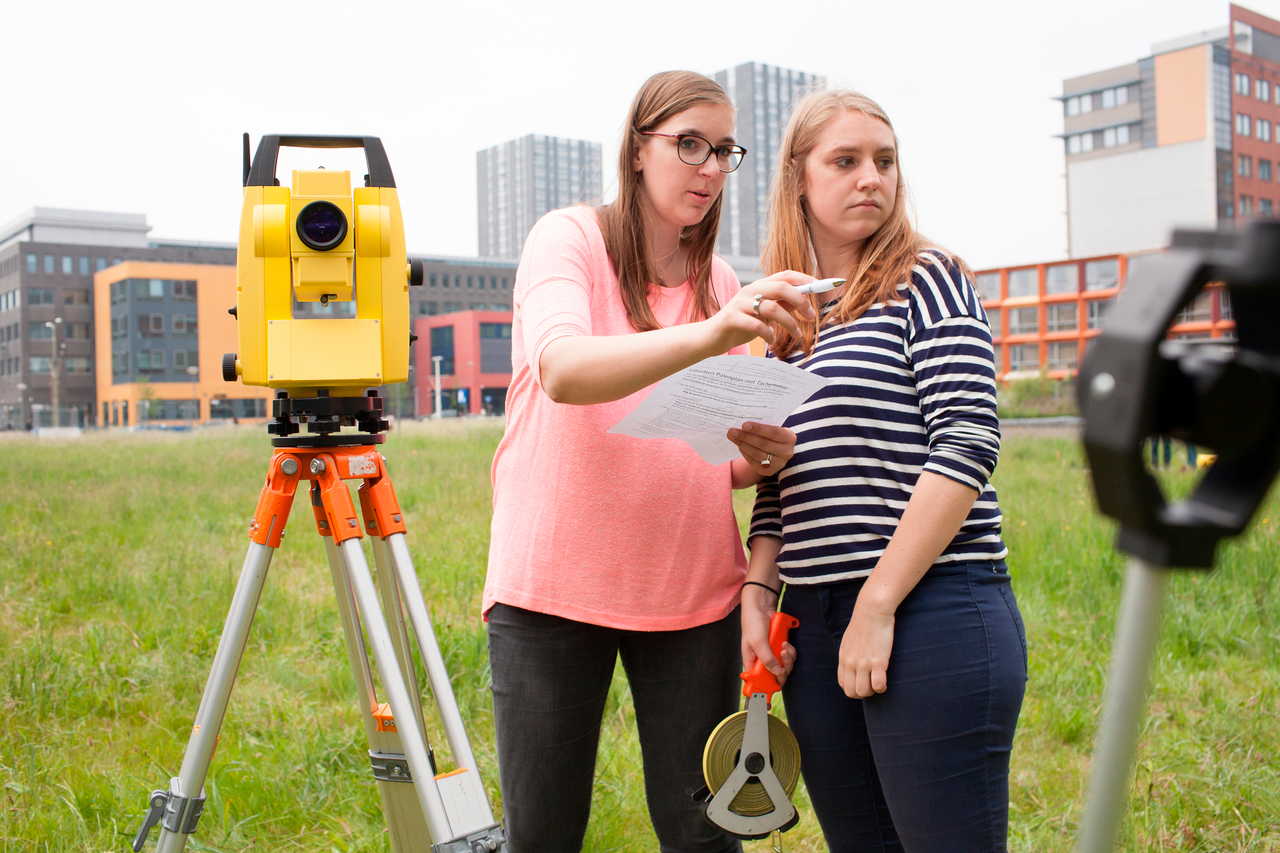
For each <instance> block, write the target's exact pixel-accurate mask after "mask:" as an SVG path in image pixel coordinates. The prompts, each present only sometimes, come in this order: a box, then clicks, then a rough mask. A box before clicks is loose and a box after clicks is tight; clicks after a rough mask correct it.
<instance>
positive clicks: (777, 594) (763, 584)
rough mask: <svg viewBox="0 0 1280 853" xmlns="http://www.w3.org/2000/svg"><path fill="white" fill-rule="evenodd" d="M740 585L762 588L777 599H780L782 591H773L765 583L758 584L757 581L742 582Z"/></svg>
mask: <svg viewBox="0 0 1280 853" xmlns="http://www.w3.org/2000/svg"><path fill="white" fill-rule="evenodd" d="M742 585H743V586H759V587H764V588H765V589H767V590H769V592H771V593H773V594H774V595H776V596H777V597H779V598H781V597H782V590H780V589H774V588H773V587H771V586H769V585H768V584H767V583H760V582H759V581H743V582H742Z"/></svg>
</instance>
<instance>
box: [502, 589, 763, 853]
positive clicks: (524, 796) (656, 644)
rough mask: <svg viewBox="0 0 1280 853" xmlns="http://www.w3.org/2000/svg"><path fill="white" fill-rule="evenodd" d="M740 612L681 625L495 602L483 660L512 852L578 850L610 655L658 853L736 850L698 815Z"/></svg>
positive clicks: (732, 678)
mask: <svg viewBox="0 0 1280 853" xmlns="http://www.w3.org/2000/svg"><path fill="white" fill-rule="evenodd" d="M739 636H740V628H739V618H738V610H737V609H736V608H735V609H734V611H733V612H732V613H730V614H729V615H728V616H727V617H726V618H724V619H722V620H720V621H719V622H713V623H710V624H708V625H700V626H698V627H696V628H689V629H686V630H683V631H653V632H646V631H622V630H618V629H614V628H604V627H601V626H599V625H589V624H586V623H582V622H574V621H572V620H569V619H563V618H560V617H558V616H550V615H547V614H545V613H535V612H532V611H529V610H522V609H520V608H517V607H509V606H507V605H504V604H497V605H494V606H493V608H492V609H490V611H489V662H490V666H491V668H492V672H493V710H494V725H495V727H496V729H497V737H498V772H499V778H500V781H501V785H502V810H503V824H504V825H505V827H506V833H507V844H508V847H509V850H510V853H576V851H579V850H581V849H582V842H583V837H584V836H585V834H586V829H587V821H588V819H589V818H590V814H591V788H592V783H593V781H594V778H595V763H596V749H597V746H598V743H599V740H600V725H601V720H602V718H603V716H604V707H605V700H606V699H607V697H608V695H609V684H610V682H611V681H612V679H613V670H614V663H615V661H616V660H617V657H618V655H619V654H621V655H622V665H623V667H624V669H625V670H626V673H627V680H628V682H629V683H630V685H631V695H632V699H633V701H634V703H635V712H636V726H637V728H638V729H639V734H640V748H641V752H642V754H643V757H644V782H645V795H646V797H647V799H648V805H649V816H650V818H651V819H652V820H653V826H654V830H655V831H656V833H657V836H658V842H659V845H660V849H661V850H662V853H737V851H741V849H742V846H741V844H740V843H739V842H738V840H737V839H736V838H734V837H733V836H731V835H728V834H726V833H724V832H721V831H720V830H718V829H717V828H716V827H714V826H712V825H711V824H710V823H708V822H707V820H706V819H705V818H704V817H703V816H702V814H701V812H700V811H699V810H698V807H697V804H696V803H695V802H694V801H693V799H692V798H691V797H689V796H688V795H687V794H686V793H685V791H686V790H687V789H690V788H694V789H696V788H699V787H701V786H702V784H703V779H702V750H703V747H704V746H705V745H706V742H707V738H708V737H710V736H711V732H712V731H713V730H714V729H715V727H716V726H717V725H718V724H719V723H720V721H721V720H723V719H724V718H725V717H727V716H729V715H730V714H733V713H736V712H737V711H738V710H739V709H740V707H741V696H742V693H741V690H742V682H741V680H740V679H739V677H738V670H739V669H740V668H741V663H742V660H741V656H740V650H739Z"/></svg>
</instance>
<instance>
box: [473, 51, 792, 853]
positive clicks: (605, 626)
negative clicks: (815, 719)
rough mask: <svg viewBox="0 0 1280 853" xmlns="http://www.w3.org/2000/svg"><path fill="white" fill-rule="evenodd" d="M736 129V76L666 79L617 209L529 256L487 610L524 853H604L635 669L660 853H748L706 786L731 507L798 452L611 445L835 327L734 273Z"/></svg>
mask: <svg viewBox="0 0 1280 853" xmlns="http://www.w3.org/2000/svg"><path fill="white" fill-rule="evenodd" d="M733 126H734V114H733V107H732V106H731V104H730V102H729V99H728V97H727V96H726V95H725V93H724V90H723V89H721V88H720V87H719V86H718V85H717V84H716V83H715V82H714V81H713V80H710V79H708V78H706V77H703V76H702V75H699V74H693V73H690V72H666V73H663V74H658V75H655V76H654V77H652V78H650V79H649V80H648V81H647V82H646V83H645V84H644V86H642V87H641V89H640V92H639V93H638V94H637V95H636V98H635V101H634V102H633V103H632V106H631V110H630V112H629V114H628V118H627V123H626V126H625V130H624V137H623V144H622V149H621V155H620V158H619V164H618V183H619V190H618V199H617V201H615V202H614V203H612V204H610V205H607V206H604V207H601V208H596V209H593V208H588V207H577V208H570V209H567V210H560V211H555V212H553V213H549V214H547V215H546V216H545V217H543V218H542V220H540V221H539V222H538V223H537V224H536V225H535V226H534V228H533V230H532V231H531V232H530V234H529V237H528V239H527V240H526V241H525V248H524V254H523V257H522V258H521V260H520V267H519V270H518V271H517V273H516V287H515V317H514V321H513V323H512V368H513V370H512V372H513V376H512V384H511V389H510V391H509V392H508V396H507V431H506V434H505V436H504V437H503V439H502V442H501V444H500V445H499V446H498V451H497V454H496V455H495V457H494V460H493V489H494V512H493V529H492V536H491V546H490V551H489V572H488V577H487V578H486V581H485V590H484V602H483V608H484V612H485V615H486V619H487V620H488V632H489V658H490V664H491V669H492V673H493V697H494V718H495V720H494V721H495V727H496V730H497V746H498V768H499V774H500V780H501V785H502V806H503V820H504V823H505V825H506V832H507V840H508V845H509V848H510V850H511V853H532V851H556V853H562V851H572V850H579V849H581V847H582V844H583V837H584V833H585V830H586V827H587V822H588V818H589V814H590V807H591V791H592V782H593V779H594V770H595V759H596V746H597V741H598V739H599V734H600V724H601V718H602V715H603V712H604V707H605V700H606V699H607V697H608V694H609V685H610V683H611V681H612V677H613V671H614V665H615V662H616V661H617V659H618V658H619V657H621V659H622V663H623V667H624V668H625V670H626V673H627V678H628V680H629V682H630V685H631V694H632V697H633V699H634V704H635V712H636V726H637V728H638V730H639V735H640V745H641V749H642V753H643V756H644V774H645V791H646V794H647V797H648V805H649V813H650V817H651V818H652V820H653V824H654V829H655V831H656V832H657V836H658V840H659V843H660V845H661V849H662V850H664V851H684V853H695V851H707V853H720V851H731V850H738V849H740V845H739V843H738V842H737V840H736V839H734V838H732V837H731V836H728V835H726V834H724V833H722V832H720V831H719V830H717V829H716V828H715V827H713V826H712V825H711V824H709V823H708V822H706V821H705V820H703V818H702V816H701V814H700V813H699V812H698V810H697V808H696V805H695V804H694V801H693V800H692V799H690V798H689V797H688V796H687V795H686V794H685V790H686V789H688V788H697V787H699V786H700V785H701V784H702V782H701V756H702V748H703V746H704V745H705V743H706V740H707V738H708V737H709V736H710V734H711V732H712V730H713V729H714V728H715V726H716V724H717V723H719V722H720V720H722V719H723V718H724V717H726V716H728V715H730V714H732V713H733V712H734V711H736V710H737V707H738V690H739V689H740V687H741V682H739V681H738V678H737V672H738V669H737V663H738V660H737V658H738V649H739V628H738V626H739V618H738V612H737V610H738V602H739V598H740V594H741V589H742V583H743V578H744V575H745V574H746V557H745V554H744V553H743V551H742V545H741V540H740V537H739V534H738V528H737V523H736V521H735V519H734V515H733V507H732V502H731V489H732V488H744V487H746V486H750V485H755V484H756V483H757V482H758V481H759V480H760V478H761V477H763V476H764V475H765V474H767V473H768V472H769V471H771V470H772V469H773V467H776V466H778V465H782V464H785V463H786V461H787V459H788V458H790V456H791V451H792V447H793V445H794V441H795V436H794V435H793V434H792V433H791V432H790V430H787V429H783V428H780V427H769V426H763V425H760V424H744V425H743V428H742V429H734V430H731V431H730V435H729V437H730V438H731V439H732V440H733V441H735V442H736V443H737V444H738V446H739V448H740V450H741V453H742V457H741V458H740V459H736V460H734V461H733V462H732V463H730V464H728V465H721V466H711V465H708V464H707V463H705V462H703V461H702V460H701V459H700V458H699V457H698V456H697V454H696V453H694V452H693V451H692V450H691V449H690V448H689V447H688V445H686V444H684V443H683V442H681V441H676V440H665V439H664V440H652V441H641V440H639V439H634V438H629V437H627V436H621V435H609V434H608V430H609V428H610V427H612V426H613V425H614V424H615V423H617V422H618V421H619V420H620V419H621V418H622V417H623V416H624V415H626V414H627V413H628V412H630V411H631V410H632V409H633V408H635V406H636V405H637V404H638V403H639V401H640V400H641V399H643V397H644V396H645V395H646V394H647V393H648V392H649V389H650V386H651V385H652V384H653V383H655V382H657V381H658V380H659V379H662V378H663V377H665V376H667V375H669V374H672V373H674V372H676V371H678V370H681V369H682V368H684V367H687V366H689V365H691V364H694V363H695V362H697V361H700V360H701V359H703V358H706V357H709V356H713V355H721V354H724V353H726V352H732V353H744V352H745V350H746V347H745V345H746V343H747V342H748V341H749V340H751V339H752V338H753V337H755V336H756V335H760V334H763V335H765V336H766V337H767V338H768V339H772V337H773V335H772V332H771V330H770V329H771V324H773V325H776V327H778V328H784V329H789V330H791V331H792V332H793V333H799V326H798V325H797V322H796V319H795V317H794V316H793V313H794V314H798V315H801V316H803V315H805V314H812V308H811V306H809V305H808V303H807V302H805V300H804V298H803V297H801V296H798V295H796V294H795V292H794V288H792V287H791V284H790V283H789V282H803V281H807V280H808V276H804V275H799V274H795V273H789V274H783V275H778V276H772V277H770V278H768V279H765V280H762V281H759V282H756V283H754V284H752V285H750V286H749V287H747V288H743V289H741V290H739V286H738V281H737V279H736V277H735V276H734V274H733V271H732V270H731V269H730V268H729V267H728V265H727V264H725V263H724V261H722V260H720V259H718V258H716V257H715V256H714V255H713V254H712V247H713V246H714V244H715V238H716V227H717V224H718V222H719V218H720V193H721V190H722V189H723V187H724V181H725V176H726V175H727V174H728V173H729V172H731V171H733V170H734V169H735V168H737V166H738V164H739V163H740V162H741V159H742V157H743V155H744V154H745V151H744V149H742V148H741V146H739V145H737V144H736V143H735V141H734V138H733ZM778 671H781V667H780V666H779V667H778Z"/></svg>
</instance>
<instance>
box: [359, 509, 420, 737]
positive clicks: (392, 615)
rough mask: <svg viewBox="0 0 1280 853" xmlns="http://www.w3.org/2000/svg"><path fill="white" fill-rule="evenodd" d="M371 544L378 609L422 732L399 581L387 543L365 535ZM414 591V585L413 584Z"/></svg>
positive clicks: (416, 683)
mask: <svg viewBox="0 0 1280 853" xmlns="http://www.w3.org/2000/svg"><path fill="white" fill-rule="evenodd" d="M369 540H370V545H372V546H373V563H374V566H375V567H376V568H377V584H378V588H379V589H380V590H381V591H382V613H383V615H384V617H385V618H386V620H387V629H388V630H389V631H390V632H391V641H392V642H393V643H394V644H395V647H396V656H397V657H398V658H399V659H400V674H401V675H402V676H403V677H404V683H405V686H406V687H408V688H409V695H410V696H412V697H413V709H414V711H415V712H417V716H416V717H415V718H414V719H416V720H417V721H418V728H419V729H420V730H421V731H422V732H424V733H425V732H426V730H427V721H426V718H425V717H424V716H423V714H422V688H421V687H419V686H418V674H417V672H416V671H415V670H414V666H413V649H412V647H411V646H410V645H409V631H408V629H407V628H406V627H405V624H404V606H403V604H402V601H403V600H404V596H403V592H402V590H401V589H400V584H399V583H398V582H397V580H396V576H395V574H394V573H393V572H392V570H391V567H390V566H389V565H388V562H389V557H388V555H387V545H386V543H385V542H383V541H382V539H381V538H380V537H378V536H377V535H371V536H370V537H369ZM413 591H414V592H415V593H417V588H416V587H415V588H413Z"/></svg>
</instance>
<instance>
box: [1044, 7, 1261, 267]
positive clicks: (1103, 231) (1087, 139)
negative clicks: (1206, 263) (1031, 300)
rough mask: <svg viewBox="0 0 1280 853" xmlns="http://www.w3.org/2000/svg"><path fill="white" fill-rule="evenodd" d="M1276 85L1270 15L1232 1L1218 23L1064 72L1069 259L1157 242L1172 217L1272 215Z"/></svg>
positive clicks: (1195, 223) (1215, 219) (1206, 223)
mask: <svg viewBox="0 0 1280 853" xmlns="http://www.w3.org/2000/svg"><path fill="white" fill-rule="evenodd" d="M1278 84H1280V22H1277V21H1274V20H1272V19H1270V18H1266V17H1264V16H1262V15H1258V14H1256V13H1254V12H1250V11H1249V10H1247V9H1243V8H1241V7H1239V6H1235V5H1232V6H1229V7H1228V21H1227V24H1226V25H1224V26H1222V27H1219V28H1217V29H1213V30H1208V31H1205V32H1201V33H1194V34H1192V35H1189V36H1186V37H1183V38H1179V39H1174V40H1172V41H1167V42H1162V43H1159V44H1155V45H1153V46H1152V49H1151V56H1148V57H1145V58H1142V59H1139V60H1138V61H1137V62H1134V63H1130V64H1128V65H1122V66H1119V67H1116V68H1110V69H1107V70H1105V71H1097V72H1094V73H1092V74H1086V75H1084V76H1081V77H1074V78H1071V79H1069V80H1064V81H1063V85H1062V94H1061V95H1060V96H1059V100H1061V101H1062V108H1063V132H1062V134H1060V136H1061V137H1062V139H1063V145H1064V150H1065V157H1066V178H1067V229H1068V251H1069V254H1070V256H1071V257H1073V258H1082V257H1087V256H1093V255H1102V254H1110V253H1126V252H1127V253H1131V252H1136V251H1143V250H1150V249H1156V248H1160V247H1163V246H1166V245H1168V243H1169V236H1170V232H1171V231H1172V229H1173V228H1175V227H1177V226H1191V227H1201V228H1203V227H1209V228H1212V227H1215V226H1217V225H1219V224H1227V223H1231V222H1233V221H1236V220H1239V219H1241V218H1249V217H1252V216H1259V215H1260V216H1271V215H1273V214H1274V213H1275V210H1276V204H1277V200H1278V199H1280V187H1277V186H1276V179H1277V177H1280V169H1277V167H1276V165H1275V164H1276V163H1277V162H1278V161H1280V133H1277V122H1280V88H1278Z"/></svg>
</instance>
